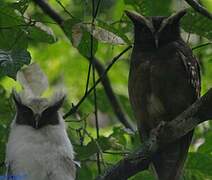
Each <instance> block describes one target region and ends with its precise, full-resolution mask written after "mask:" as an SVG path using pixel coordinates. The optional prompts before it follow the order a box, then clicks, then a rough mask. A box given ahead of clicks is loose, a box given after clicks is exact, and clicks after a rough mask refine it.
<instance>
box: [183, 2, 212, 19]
mask: <svg viewBox="0 0 212 180" xmlns="http://www.w3.org/2000/svg"><path fill="white" fill-rule="evenodd" d="M185 1H186V2H187V3H188V4H189V5H190V6H191V7H192V8H193V9H194V10H195V11H197V12H199V13H200V14H202V15H203V16H205V17H207V18H209V19H212V14H211V13H210V12H208V11H207V9H206V8H204V7H203V6H201V5H200V4H199V3H198V2H197V1H196V0H185Z"/></svg>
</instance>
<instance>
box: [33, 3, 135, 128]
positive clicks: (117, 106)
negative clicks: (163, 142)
mask: <svg viewBox="0 0 212 180" xmlns="http://www.w3.org/2000/svg"><path fill="white" fill-rule="evenodd" d="M34 2H35V3H36V4H37V5H38V6H39V7H40V8H41V9H42V10H43V11H44V12H45V13H46V14H47V15H48V16H50V17H51V18H52V19H53V20H54V21H55V22H56V23H57V24H58V25H59V26H60V27H61V28H62V29H63V22H64V20H63V18H62V17H61V16H60V15H59V14H58V13H57V12H56V11H55V10H54V9H52V8H51V7H50V5H49V4H48V3H47V2H45V1H44V0H34ZM96 14H97V13H96V12H95V16H96ZM128 48H129V47H128ZM123 52H126V51H125V50H124V51H123ZM114 59H115V58H114ZM87 60H89V62H90V61H91V59H90V58H87ZM93 63H94V65H95V68H96V70H97V72H98V74H99V76H100V77H102V75H103V74H104V78H103V77H102V78H101V80H100V81H99V82H102V85H103V87H104V90H105V92H106V95H107V97H108V99H109V101H110V104H111V106H112V108H113V111H114V113H115V115H116V116H117V118H118V120H119V121H120V122H121V123H122V124H123V125H124V126H125V127H126V128H129V129H131V130H133V127H132V125H131V124H130V123H129V121H128V119H127V118H126V116H125V113H124V111H123V109H122V108H121V105H120V103H119V101H118V99H117V97H116V96H115V94H114V92H113V89H112V87H111V83H110V80H109V78H108V77H107V74H106V73H105V72H107V71H108V70H109V69H108V70H107V69H105V68H104V66H103V65H102V64H101V63H100V61H99V60H98V59H97V58H96V57H94V58H93ZM97 82H98V80H97ZM99 82H98V83H99ZM98 83H96V85H97V84H98ZM96 85H95V86H96ZM91 91H93V88H91ZM87 95H88V94H87ZM87 95H86V96H83V97H82V98H81V100H80V101H79V103H78V104H77V105H76V106H74V107H73V108H71V109H70V111H69V112H68V113H66V115H65V118H67V117H68V116H69V115H71V114H73V113H74V112H76V110H77V108H78V107H79V105H80V104H81V103H82V101H84V99H85V98H86V97H87Z"/></svg>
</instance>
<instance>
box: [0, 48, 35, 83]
mask: <svg viewBox="0 0 212 180" xmlns="http://www.w3.org/2000/svg"><path fill="white" fill-rule="evenodd" d="M30 60H31V56H30V53H29V52H28V51H27V50H24V49H22V50H18V49H14V50H11V51H6V50H2V49H0V77H1V76H5V75H7V76H9V77H11V78H13V79H15V78H16V74H17V72H18V70H19V69H20V68H21V67H22V66H23V65H24V64H29V63H30Z"/></svg>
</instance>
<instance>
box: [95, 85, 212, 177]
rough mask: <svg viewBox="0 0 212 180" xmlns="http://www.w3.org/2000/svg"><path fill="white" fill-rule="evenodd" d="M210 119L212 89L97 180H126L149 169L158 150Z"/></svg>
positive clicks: (153, 132) (154, 131) (211, 115)
mask: <svg viewBox="0 0 212 180" xmlns="http://www.w3.org/2000/svg"><path fill="white" fill-rule="evenodd" d="M208 119H212V88H211V89H210V90H209V91H208V92H207V93H206V94H205V95H204V96H202V97H201V98H200V99H199V100H197V101H196V102H195V103H194V104H193V105H191V106H190V107H189V108H188V109H187V110H185V111H184V112H183V113H182V114H180V115H179V116H178V117H177V118H175V119H174V120H172V121H171V122H167V123H165V122H161V124H159V125H158V127H157V128H155V129H153V130H152V132H151V135H150V138H149V139H148V141H146V142H145V143H144V145H143V146H142V147H141V149H140V150H138V151H136V152H134V153H133V154H131V155H128V156H126V157H125V158H124V159H122V160H121V161H119V162H118V163H117V164H116V165H114V166H112V167H111V168H110V169H108V170H107V171H106V172H105V173H104V174H103V175H102V176H101V177H98V178H97V180H117V179H119V180H126V179H127V178H129V177H131V176H133V175H134V174H136V173H138V172H140V171H142V170H145V169H147V168H148V167H149V164H150V162H151V161H152V157H153V155H154V154H155V153H156V152H157V150H158V149H163V148H164V147H165V146H166V145H167V143H170V142H173V141H175V140H176V139H179V138H180V137H182V136H184V135H185V134H187V133H188V132H189V131H191V130H192V129H194V128H195V127H196V126H197V125H198V124H200V123H202V122H204V121H206V120H208Z"/></svg>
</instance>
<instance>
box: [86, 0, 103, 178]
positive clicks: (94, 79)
mask: <svg viewBox="0 0 212 180" xmlns="http://www.w3.org/2000/svg"><path fill="white" fill-rule="evenodd" d="M98 2H100V0H99V1H98ZM98 4H99V3H98ZM98 8H99V6H97V9H96V10H95V2H94V0H92V23H91V24H92V26H91V34H90V46H91V49H90V58H91V61H90V64H92V73H93V84H95V82H96V77H95V76H96V74H95V64H94V62H93V45H94V44H93V43H94V39H93V35H92V34H93V30H94V21H95V18H96V16H97V13H98ZM89 75H90V74H89ZM93 96H94V115H95V125H96V139H97V140H98V139H99V120H98V106H97V94H96V87H95V88H94V91H93ZM101 158H102V161H104V159H103V156H101ZM96 159H97V161H96V163H97V168H98V173H99V174H100V173H101V162H100V153H99V152H97V153H96Z"/></svg>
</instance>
